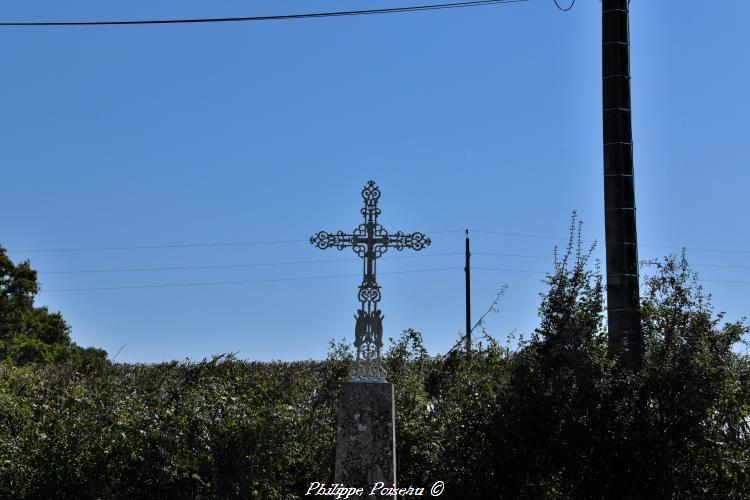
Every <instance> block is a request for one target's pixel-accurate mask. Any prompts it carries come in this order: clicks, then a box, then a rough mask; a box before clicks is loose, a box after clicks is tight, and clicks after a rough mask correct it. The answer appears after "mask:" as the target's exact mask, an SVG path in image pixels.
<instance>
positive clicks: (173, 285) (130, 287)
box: [42, 267, 462, 292]
mask: <svg viewBox="0 0 750 500" xmlns="http://www.w3.org/2000/svg"><path fill="white" fill-rule="evenodd" d="M461 269H462V268H460V267H441V268H433V269H413V270H408V271H387V272H380V273H378V274H379V275H383V274H408V273H429V272H437V271H459V270H461ZM361 276H362V275H361V274H332V275H324V276H298V277H294V278H269V279H259V280H237V281H203V282H198V283H160V284H154V285H126V286H103V287H92V288H55V289H50V290H42V292H87V291H103V290H133V289H144V288H182V287H192V286H212V285H241V284H250V283H275V282H281V281H304V280H321V279H331V278H355V277H361Z"/></svg>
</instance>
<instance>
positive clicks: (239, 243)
mask: <svg viewBox="0 0 750 500" xmlns="http://www.w3.org/2000/svg"><path fill="white" fill-rule="evenodd" d="M307 241H309V240H270V241H234V242H228V243H185V244H169V245H135V246H123V247H81V248H32V249H28V250H8V251H9V252H15V253H47V252H49V253H63V252H102V251H116V250H159V249H165V248H171V249H174V248H202V247H237V246H249V245H278V244H283V243H302V242H307Z"/></svg>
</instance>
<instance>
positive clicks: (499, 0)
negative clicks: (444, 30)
mask: <svg viewBox="0 0 750 500" xmlns="http://www.w3.org/2000/svg"><path fill="white" fill-rule="evenodd" d="M527 1H528V0H476V1H473V2H453V3H440V4H432V5H414V6H409V7H392V8H385V9H366V10H349V11H338V12H314V13H306V14H284V15H273V16H247V17H213V18H192V19H142V20H132V21H20V22H0V26H17V27H21V26H24V27H31V26H37V27H42V26H47V27H52V26H124V25H139V24H205V23H236V22H251V21H288V20H292V19H312V18H321V17H345V16H363V15H373V14H396V13H402V12H420V11H426V10H441V9H457V8H463V7H480V6H483V5H494V4H503V3H520V2H527Z"/></svg>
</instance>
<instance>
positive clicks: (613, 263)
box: [602, 0, 643, 371]
mask: <svg viewBox="0 0 750 500" xmlns="http://www.w3.org/2000/svg"><path fill="white" fill-rule="evenodd" d="M629 3H630V2H629V0H602V83H603V105H604V116H603V118H604V228H605V243H606V251H607V323H608V329H609V339H608V340H609V342H608V347H609V353H610V355H612V356H615V357H616V358H618V359H620V361H621V363H622V366H623V367H624V368H626V369H629V370H632V371H638V370H640V369H641V368H642V366H643V333H642V331H641V309H640V294H639V290H638V241H637V236H636V217H635V189H634V183H633V133H632V122H631V107H630V33H629V13H628V4H629Z"/></svg>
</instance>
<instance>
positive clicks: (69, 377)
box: [0, 245, 750, 499]
mask: <svg viewBox="0 0 750 500" xmlns="http://www.w3.org/2000/svg"><path fill="white" fill-rule="evenodd" d="M589 255H590V252H588V253H585V252H582V251H581V249H580V245H579V246H578V247H576V248H573V246H572V245H570V246H569V247H568V249H567V251H566V252H564V255H563V256H562V257H561V258H556V260H555V268H554V271H553V272H552V273H551V274H550V275H549V276H548V277H547V280H546V283H547V285H548V290H547V292H546V293H544V294H543V295H542V297H541V299H542V300H541V306H540V309H539V315H540V324H539V327H538V328H537V329H536V331H535V332H533V334H532V335H531V338H530V339H528V340H521V341H520V342H518V343H516V344H510V343H509V344H508V345H505V346H502V345H500V344H499V343H498V342H497V341H495V340H494V339H493V338H492V337H489V336H488V337H487V338H486V339H485V340H484V341H483V342H484V343H485V346H484V347H483V349H482V350H481V351H478V352H475V353H474V355H473V356H472V357H471V358H470V359H466V357H465V356H464V355H463V353H458V352H451V353H449V354H448V355H446V356H431V355H430V354H429V353H428V352H427V350H426V349H425V348H424V346H423V343H422V335H421V334H420V333H419V332H416V331H414V330H407V331H405V332H404V333H403V334H402V335H401V336H400V337H399V338H397V339H395V340H394V339H392V340H391V345H390V349H389V351H388V353H387V355H386V368H387V370H388V378H389V381H391V382H393V383H394V385H395V390H396V443H397V464H398V480H399V483H400V484H401V485H414V486H425V487H427V488H429V486H430V485H431V484H432V483H434V482H435V481H437V480H442V481H444V482H445V484H446V486H447V489H446V493H445V494H444V495H443V497H444V498H571V499H572V498H748V497H749V496H748V492H750V356H748V353H747V341H746V338H745V336H746V335H747V334H748V331H749V328H748V325H747V323H746V322H745V321H744V320H743V321H738V322H733V323H726V322H723V317H722V315H721V314H716V313H714V311H713V309H712V307H711V303H710V296H708V295H706V294H704V292H703V291H702V289H701V287H700V285H699V284H698V283H697V280H696V276H695V275H694V274H693V273H692V272H691V271H690V269H689V267H688V265H687V262H686V260H685V258H684V255H683V256H682V257H667V258H666V259H664V260H662V261H659V262H654V263H651V267H650V268H651V270H652V271H651V274H650V275H649V276H648V277H647V278H646V280H645V284H646V287H645V293H644V296H643V298H642V305H643V328H644V336H645V347H646V348H645V353H646V354H645V355H646V363H645V368H644V369H643V370H642V371H641V372H639V373H637V374H632V373H628V372H625V371H623V370H621V369H620V367H619V366H618V364H617V362H616V360H613V359H610V358H609V357H608V356H607V353H606V346H607V340H606V329H605V326H604V324H603V317H604V316H603V311H604V309H603V307H604V306H603V287H602V278H601V276H600V275H599V273H598V269H596V268H595V269H593V270H592V269H591V266H590V263H589ZM37 337H38V336H37ZM37 337H33V336H32V337H30V338H37ZM38 340H39V341H42V342H44V340H43V339H41V338H38ZM743 346H744V351H743V350H742V349H743ZM15 359H16V360H17V361H24V360H26V361H29V360H30V359H29V358H22V359H20V360H19V359H17V358H15ZM45 359H46V358H45ZM351 363H352V356H351V351H350V350H349V348H348V346H347V345H346V344H345V343H340V344H335V343H333V342H331V349H330V351H329V356H328V358H327V359H326V360H324V361H319V362H316V361H307V362H295V363H281V362H274V363H259V362H247V361H241V360H238V359H235V358H234V357H233V356H231V355H229V356H217V357H215V358H213V359H210V360H203V361H202V362H197V363H195V362H183V363H178V362H172V363H162V364H156V365H137V364H136V365H132V364H130V365H128V364H115V363H57V364H54V363H53V364H43V363H26V364H27V365H26V366H19V365H23V364H24V363H23V362H21V363H15V364H13V363H8V362H6V363H4V364H2V365H0V496H2V497H5V498H237V497H239V498H280V499H283V498H298V497H299V496H301V495H302V494H303V493H304V492H305V491H306V490H307V487H308V485H309V483H310V482H312V481H319V482H328V483H331V482H333V477H332V473H333V459H334V450H335V427H336V422H335V420H336V409H337V403H338V389H339V387H340V385H341V383H342V382H344V381H345V380H346V378H347V373H348V370H349V368H350V366H351Z"/></svg>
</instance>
